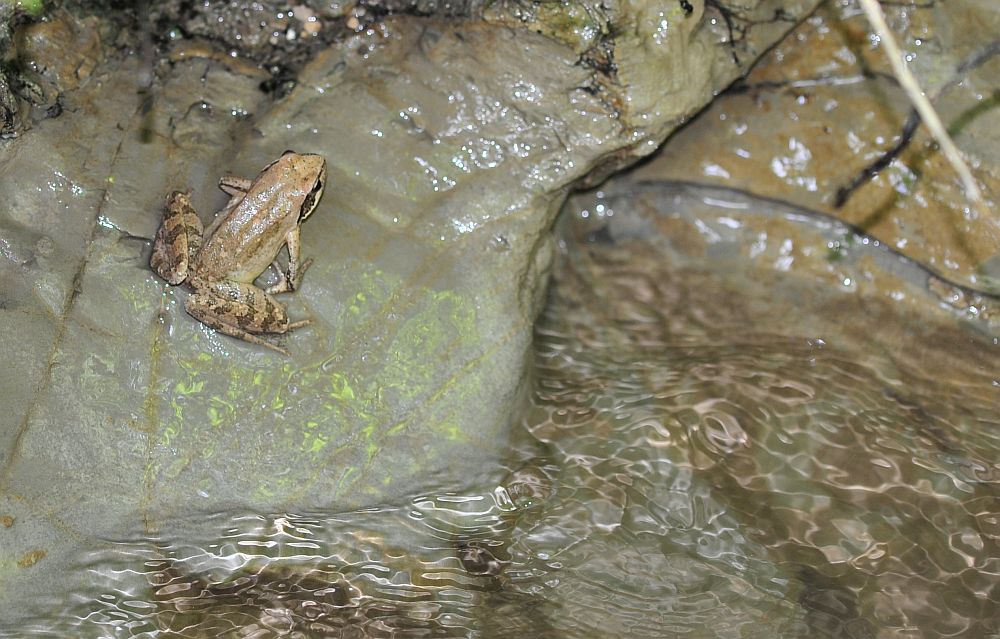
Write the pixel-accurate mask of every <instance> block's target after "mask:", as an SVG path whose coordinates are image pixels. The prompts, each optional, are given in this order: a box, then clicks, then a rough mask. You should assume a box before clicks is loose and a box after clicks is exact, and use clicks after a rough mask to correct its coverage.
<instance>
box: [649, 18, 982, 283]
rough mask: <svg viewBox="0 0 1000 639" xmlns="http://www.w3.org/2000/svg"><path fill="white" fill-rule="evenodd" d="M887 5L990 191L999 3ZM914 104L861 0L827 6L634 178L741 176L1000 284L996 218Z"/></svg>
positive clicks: (971, 278) (961, 276)
mask: <svg viewBox="0 0 1000 639" xmlns="http://www.w3.org/2000/svg"><path fill="white" fill-rule="evenodd" d="M887 12H888V16H889V20H890V22H891V24H892V25H893V29H894V30H895V32H896V33H897V34H898V37H899V38H900V40H901V46H902V47H903V48H904V50H905V51H907V55H908V60H909V64H910V65H911V67H912V68H913V70H914V72H915V73H916V74H917V76H918V80H919V81H920V82H921V84H922V85H923V87H924V89H925V90H926V93H927V95H928V96H930V97H931V98H932V99H933V101H934V104H935V106H936V108H937V109H938V110H939V111H940V113H941V115H942V117H943V118H944V123H945V126H946V127H950V129H951V130H952V131H953V135H954V136H955V141H956V143H957V144H958V146H959V147H960V148H961V149H962V151H963V152H964V153H965V154H966V156H967V158H968V159H969V161H970V165H971V167H972V170H973V173H974V175H975V177H976V179H977V180H979V182H980V184H981V185H982V186H983V187H984V192H985V193H986V197H987V199H991V198H992V199H994V200H995V199H996V194H997V193H1000V183H998V181H997V175H1000V172H998V170H997V164H998V158H997V153H996V149H998V148H1000V146H998V145H997V144H996V142H997V133H996V132H997V131H998V130H1000V128H998V126H997V120H998V118H1000V115H998V110H997V109H996V104H995V103H996V100H995V97H991V96H994V93H993V92H994V90H995V84H996V83H995V81H994V78H995V77H996V75H997V69H998V68H1000V57H998V55H997V47H996V42H995V37H996V28H997V18H996V12H995V11H993V10H992V9H987V8H986V7H985V6H984V5H982V4H981V3H975V2H957V3H929V4H927V5H924V6H919V7H917V6H912V7H910V6H908V7H891V6H890V7H888V8H887ZM958 33H961V34H962V35H961V36H959V37H955V35H956V34H958ZM910 109H911V107H910V104H909V102H908V100H907V99H906V97H905V95H904V94H903V91H902V90H901V88H900V87H899V86H898V84H897V82H896V81H895V79H894V78H893V77H892V75H891V71H890V69H889V66H888V64H887V62H886V59H885V55H884V51H883V50H882V49H881V47H878V46H876V45H874V44H873V43H872V41H871V40H870V39H869V37H868V24H867V21H866V19H865V17H864V15H863V14H861V13H860V12H858V11H856V9H855V5H854V4H852V3H840V4H836V3H834V4H830V5H826V6H824V7H823V8H821V9H820V10H819V11H817V13H816V15H814V16H812V17H811V18H810V19H809V20H808V21H806V22H805V23H803V24H802V25H800V26H799V27H798V28H797V29H796V31H795V32H794V33H793V35H792V36H790V37H789V38H787V39H785V40H784V41H782V43H781V44H780V45H779V46H777V47H776V48H775V49H774V50H773V51H771V52H770V53H768V55H766V56H765V57H764V58H763V59H762V60H761V63H760V64H759V65H758V66H757V67H756V68H755V69H754V70H753V72H752V73H751V74H750V75H749V76H748V77H747V78H746V79H745V80H744V81H742V82H741V83H740V84H739V85H738V86H737V87H736V89H735V90H734V91H730V92H728V93H727V94H725V95H724V96H722V97H721V98H720V99H719V100H718V101H716V102H715V103H713V104H712V106H711V107H709V108H708V109H707V110H706V111H705V112H704V113H703V114H701V115H700V116H699V117H698V118H697V119H696V120H694V121H692V122H691V123H690V125H689V126H687V127H685V128H684V129H683V130H682V131H679V132H678V134H677V135H676V136H674V137H673V138H672V139H671V141H670V143H669V144H668V145H667V146H666V147H665V148H664V152H663V153H662V154H660V155H659V156H658V157H657V159H656V161H654V162H651V163H649V164H647V165H645V166H643V167H641V169H640V170H639V171H638V172H637V173H636V175H635V179H636V180H637V181H641V180H650V179H680V180H693V181H699V182H704V183H708V184H719V185H725V186H735V187H738V188H741V189H745V190H746V191H748V192H750V193H756V194H767V195H769V196H772V197H779V198H783V199H787V200H788V201H790V202H793V203H796V204H799V205H801V206H805V207H808V208H815V209H820V210H823V211H826V212H829V213H832V214H835V215H837V216H838V217H840V218H841V219H843V220H845V221H847V222H851V223H853V224H856V225H858V226H859V227H861V228H863V229H864V230H865V231H867V232H869V233H872V234H873V235H874V236H875V237H877V238H878V239H880V240H882V241H884V242H886V243H888V244H890V245H892V246H894V247H895V248H897V249H899V250H900V251H902V252H903V253H905V254H906V255H908V256H910V257H913V258H915V259H917V260H920V261H922V262H924V263H926V264H928V265H930V266H931V267H933V268H934V269H935V270H936V271H938V272H940V273H942V274H944V275H945V276H946V277H950V278H952V279H956V280H958V281H960V282H961V283H963V284H966V285H969V286H973V287H979V288H985V289H987V290H992V291H994V292H996V291H1000V287H998V286H997V279H996V278H997V273H998V268H997V266H998V264H1000V259H998V248H997V247H998V246H1000V218H998V217H997V216H992V217H985V216H983V215H981V214H980V213H979V212H977V210H975V208H973V207H970V205H969V202H968V201H967V200H966V198H965V196H964V194H963V193H962V191H961V187H960V185H959V182H958V179H957V178H956V177H955V174H954V171H953V170H952V168H951V167H950V166H949V165H948V164H947V162H945V160H944V159H943V157H942V155H941V153H940V152H939V151H938V150H937V147H936V145H935V144H934V142H933V141H932V140H931V139H930V138H929V136H928V135H927V133H926V130H925V128H924V127H922V126H920V127H917V128H916V129H915V130H914V131H912V132H911V134H908V133H906V130H907V122H908V118H909V114H910ZM897 147H898V148H897ZM879 163H881V164H879ZM872 166H876V168H875V170H873V171H870V172H869V171H868V170H867V169H869V167H872ZM838 200H843V201H842V202H840V201H838Z"/></svg>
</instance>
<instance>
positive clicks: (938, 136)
mask: <svg viewBox="0 0 1000 639" xmlns="http://www.w3.org/2000/svg"><path fill="white" fill-rule="evenodd" d="M860 2H861V8H862V9H864V11H865V15H866V16H867V17H868V22H869V23H871V25H872V28H873V29H875V33H877V34H878V37H879V38H880V39H881V40H882V44H884V45H885V52H886V55H887V56H888V57H889V64H891V65H892V71H893V73H895V74H896V79H897V80H899V84H900V86H902V87H903V90H904V91H906V95H907V96H908V97H909V98H910V102H912V103H913V108H915V109H916V110H917V112H918V113H919V114H920V118H921V119H922V120H923V121H924V122H925V123H926V124H927V128H928V129H929V130H930V133H931V136H933V137H934V140H935V141H936V142H937V143H938V146H940V147H941V151H943V152H944V156H945V158H947V160H948V162H949V163H950V164H951V166H952V168H954V169H955V172H956V173H958V177H959V179H961V180H962V186H963V188H964V189H965V195H966V197H968V198H969V201H970V202H971V203H972V204H973V205H975V206H976V207H977V208H978V209H979V210H980V212H981V213H984V214H986V215H989V210H988V208H987V206H986V201H985V200H983V194H982V193H981V192H980V191H979V185H977V184H976V179H975V178H974V177H972V171H970V170H969V167H968V165H966V163H965V160H963V159H962V154H961V153H959V151H958V147H956V146H955V143H954V142H952V140H951V136H950V135H948V131H946V130H945V128H944V124H942V123H941V118H939V117H938V114H937V111H935V110H934V107H933V106H931V103H930V100H928V99H927V97H926V96H924V93H923V91H921V90H920V85H919V84H917V80H916V78H914V77H913V74H912V73H910V69H909V67H907V66H906V62H905V61H904V58H903V52H902V51H901V50H900V48H899V45H898V44H896V39H895V38H893V37H892V33H890V32H889V25H887V24H886V23H885V15H883V13H882V6H881V5H880V4H879V3H878V0H860Z"/></svg>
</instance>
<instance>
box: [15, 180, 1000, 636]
mask: <svg viewBox="0 0 1000 639" xmlns="http://www.w3.org/2000/svg"><path fill="white" fill-rule="evenodd" d="M560 233H561V235H560V237H561V238H562V239H561V242H560V247H561V250H560V255H559V258H558V259H557V262H556V265H555V272H554V281H553V285H552V289H551V300H550V303H549V305H548V307H547V309H546V311H545V313H544V316H543V318H542V319H541V321H540V324H539V327H538V330H537V345H536V357H535V372H534V384H535V392H534V397H533V400H532V402H531V405H530V406H529V407H528V408H527V409H526V411H525V413H524V416H523V419H522V420H521V422H520V424H518V425H517V426H516V427H515V429H514V430H515V432H514V436H513V443H512V449H511V454H510V460H511V461H510V468H509V472H508V474H507V476H506V478H505V479H504V480H503V481H502V482H501V485H500V486H484V487H483V488H482V490H481V491H480V493H479V494H465V495H436V496H423V497H415V498H414V499H413V500H412V501H411V502H410V503H407V504H404V505H401V506H397V507H385V508H381V509H373V510H368V511H364V512H356V513H346V514H336V515H334V514H317V513H313V514H311V515H309V516H292V515H286V516H281V517H278V516H260V515H254V516H239V517H236V516H232V515H224V514H220V515H216V516H214V517H208V518H201V519H199V520H197V521H192V522H176V525H175V526H174V527H173V529H172V530H171V531H169V533H166V532H165V533H164V534H163V535H162V536H161V537H159V538H156V539H149V538H148V537H143V536H137V537H136V538H135V539H132V540H121V541H119V542H116V543H114V544H111V545H109V546H108V547H106V548H104V549H102V550H99V551H97V550H95V551H94V552H91V553H89V554H88V555H87V559H86V563H85V565H82V566H81V567H80V569H81V570H88V571H90V573H89V574H90V575H91V577H92V579H91V581H92V584H93V591H92V592H88V593H79V594H78V595H76V596H75V597H74V598H72V599H70V600H68V601H69V602H70V603H68V604H67V605H66V607H65V608H57V607H49V608H48V609H47V610H46V611H45V613H44V614H43V615H41V616H40V617H39V621H38V623H37V624H36V625H35V626H33V627H32V628H28V629H25V628H22V629H21V630H22V631H23V632H24V633H25V634H31V633H32V632H31V631H34V632H35V633H36V634H47V633H48V634H55V635H56V636H77V635H84V636H115V637H126V636H147V637H153V636H169V637H320V636H338V637H402V636H407V637H409V636H413V637H465V636H472V635H474V636H479V637H552V638H556V637H587V638H589V637H595V638H596V637H608V636H628V637H699V638H701V637H704V638H708V637H719V638H723V637H743V638H746V637H760V638H765V637H767V638H773V637H810V638H812V637H851V638H862V637H872V638H882V637H903V636H905V637H944V636H948V637H955V636H957V637H990V636H1000V575H998V573H1000V499H998V487H1000V486H998V484H1000V464H998V461H997V460H998V459H1000V428H998V426H1000V416H998V411H997V406H998V405H1000V401H998V400H1000V397H998V395H1000V366H998V364H997V355H998V352H997V351H998V346H997V341H996V339H995V338H994V337H992V336H991V335H992V334H994V333H996V330H997V329H996V326H994V325H990V324H988V323H986V322H985V321H984V320H983V319H982V316H983V315H984V312H983V311H984V309H986V304H987V303H993V302H992V300H983V299H979V302H981V303H982V306H977V307H976V309H971V310H970V309H969V308H963V309H962V310H960V311H959V310H956V309H955V308H954V307H955V304H954V300H951V299H946V298H944V297H935V295H934V293H932V292H931V290H936V289H939V288H941V282H939V281H937V280H934V279H933V278H931V279H930V280H928V274H927V273H926V272H924V271H923V270H921V269H920V268H918V267H916V266H915V265H913V264H911V263H908V262H905V261H903V260H901V259H900V258H899V257H898V256H896V255H894V254H892V253H890V252H887V251H886V250H885V249H884V248H883V247H878V246H876V245H875V243H874V242H872V241H871V240H865V239H864V238H862V237H858V236H854V235H852V234H851V233H850V232H849V231H848V230H846V229H844V228H841V227H839V226H838V225H836V224H834V223H832V222H830V221H829V220H825V219H822V218H816V217H814V216H811V215H808V214H803V213H802V212H798V211H794V210H791V209H788V210H786V209H783V208H782V207H781V206H779V205H776V204H774V203H763V202H755V201H751V200H747V199H745V198H741V197H739V196H737V195H735V194H732V193H726V192H724V191H718V190H716V191H706V190H703V189H695V188H690V187H683V186H678V185H669V184H659V185H647V186H641V187H636V188H635V189H634V190H633V191H632V192H631V193H630V194H629V195H628V197H622V196H618V195H615V194H604V195H602V196H601V197H595V196H581V197H579V198H577V199H576V200H575V201H573V202H571V205H570V210H569V211H568V212H567V215H566V216H564V219H563V222H562V228H561V231H560ZM945 288H948V287H947V286H945ZM929 289H931V290H929ZM949 290H950V289H949Z"/></svg>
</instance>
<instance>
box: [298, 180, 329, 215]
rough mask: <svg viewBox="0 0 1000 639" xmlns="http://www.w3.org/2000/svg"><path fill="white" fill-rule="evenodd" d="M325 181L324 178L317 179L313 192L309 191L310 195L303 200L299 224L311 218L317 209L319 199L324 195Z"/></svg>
mask: <svg viewBox="0 0 1000 639" xmlns="http://www.w3.org/2000/svg"><path fill="white" fill-rule="evenodd" d="M323 180H324V176H320V177H319V178H317V179H316V184H315V185H314V186H313V188H312V191H309V193H307V194H306V196H305V198H304V199H303V200H302V208H301V209H299V222H301V221H303V220H305V219H306V218H307V217H309V215H310V214H311V213H312V212H313V210H314V209H315V208H316V205H317V204H318V203H319V198H320V196H321V195H323Z"/></svg>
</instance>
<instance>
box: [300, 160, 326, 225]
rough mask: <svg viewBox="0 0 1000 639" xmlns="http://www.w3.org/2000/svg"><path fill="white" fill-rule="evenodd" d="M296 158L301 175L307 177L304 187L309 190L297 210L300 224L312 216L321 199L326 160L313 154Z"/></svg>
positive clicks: (324, 182) (324, 180)
mask: <svg viewBox="0 0 1000 639" xmlns="http://www.w3.org/2000/svg"><path fill="white" fill-rule="evenodd" d="M298 158H299V160H298V161H299V163H301V167H302V171H303V175H306V176H308V178H307V182H306V184H305V186H307V187H308V188H309V192H308V193H306V196H305V198H303V200H302V207H301V208H300V209H299V223H300V224H301V223H302V222H304V221H305V219H306V218H307V217H309V216H310V215H312V212H313V211H315V210H316V206H317V205H318V204H319V199H320V198H321V197H323V189H324V188H325V187H326V159H325V158H324V157H323V156H322V155H317V154H315V153H303V154H301V155H299V156H298Z"/></svg>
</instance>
